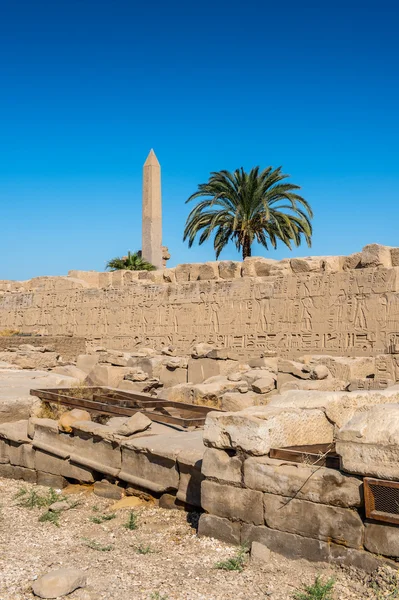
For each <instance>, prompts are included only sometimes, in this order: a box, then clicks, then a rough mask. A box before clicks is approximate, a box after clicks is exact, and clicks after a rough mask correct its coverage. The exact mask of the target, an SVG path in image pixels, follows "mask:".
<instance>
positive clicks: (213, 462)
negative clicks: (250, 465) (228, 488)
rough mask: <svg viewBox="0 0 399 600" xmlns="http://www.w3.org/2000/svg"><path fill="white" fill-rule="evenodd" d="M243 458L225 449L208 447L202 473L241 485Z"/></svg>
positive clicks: (218, 479)
mask: <svg viewBox="0 0 399 600" xmlns="http://www.w3.org/2000/svg"><path fill="white" fill-rule="evenodd" d="M241 470H242V459H241V458H240V457H239V456H235V455H232V456H230V454H229V453H228V452H226V451H225V450H217V449H216V448H206V450H205V452H204V458H203V460H202V474H203V475H204V476H205V477H208V478H211V479H216V480H217V481H222V482H229V483H237V484H239V485H241V478H242V475H241Z"/></svg>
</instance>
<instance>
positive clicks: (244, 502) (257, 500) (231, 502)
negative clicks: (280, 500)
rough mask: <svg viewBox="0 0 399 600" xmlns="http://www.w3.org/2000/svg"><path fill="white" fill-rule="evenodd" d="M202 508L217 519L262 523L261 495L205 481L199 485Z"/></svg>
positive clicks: (252, 491)
mask: <svg viewBox="0 0 399 600" xmlns="http://www.w3.org/2000/svg"><path fill="white" fill-rule="evenodd" d="M201 504H202V508H203V509H204V510H205V511H206V512H208V513H210V514H212V515H216V516H217V517H224V518H227V519H239V520H240V521H244V523H253V524H254V525H260V524H261V523H263V505H262V493H261V492H257V491H254V490H247V489H243V488H239V487H233V486H230V485H224V484H220V483H216V482H214V481H210V480H207V479H206V480H205V481H203V482H202V485H201Z"/></svg>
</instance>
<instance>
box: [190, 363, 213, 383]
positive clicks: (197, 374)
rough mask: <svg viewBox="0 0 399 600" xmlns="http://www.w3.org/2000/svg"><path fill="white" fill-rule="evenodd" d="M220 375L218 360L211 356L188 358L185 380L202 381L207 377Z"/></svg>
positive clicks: (191, 381)
mask: <svg viewBox="0 0 399 600" xmlns="http://www.w3.org/2000/svg"><path fill="white" fill-rule="evenodd" d="M215 375H220V362H219V361H218V360H212V359H211V358H190V359H189V361H188V373H187V381H189V382H190V383H203V382H204V381H205V380H206V379H209V377H213V376H215Z"/></svg>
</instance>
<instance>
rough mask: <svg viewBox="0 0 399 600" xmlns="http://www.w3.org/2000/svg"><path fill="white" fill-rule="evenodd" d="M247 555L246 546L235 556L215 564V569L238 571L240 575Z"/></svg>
mask: <svg viewBox="0 0 399 600" xmlns="http://www.w3.org/2000/svg"><path fill="white" fill-rule="evenodd" d="M247 553H248V548H247V547H246V546H241V547H240V548H239V550H238V552H237V554H236V556H233V557H232V558H228V559H227V560H222V561H220V562H218V563H216V565H215V569H222V570H223V571H238V572H239V573H241V572H242V571H243V570H244V567H245V563H246V562H247Z"/></svg>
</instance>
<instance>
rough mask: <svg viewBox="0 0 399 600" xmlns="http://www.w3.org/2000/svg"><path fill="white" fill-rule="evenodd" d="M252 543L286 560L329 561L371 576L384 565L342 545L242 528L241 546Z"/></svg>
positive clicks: (363, 553) (284, 533)
mask: <svg viewBox="0 0 399 600" xmlns="http://www.w3.org/2000/svg"><path fill="white" fill-rule="evenodd" d="M254 541H256V542H258V543H260V544H264V545H265V546H267V548H269V549H270V550H271V551H272V552H277V553H278V554H282V555H283V556H286V557H287V558H292V559H306V560H310V561H313V562H330V563H334V564H339V565H347V566H352V567H356V568H357V569H363V570H364V571H366V572H367V573H372V572H373V571H375V570H376V569H377V568H378V567H380V566H382V565H383V564H384V562H383V561H382V560H379V559H378V558H377V557H375V556H373V555H372V554H370V553H369V552H363V551H361V550H356V549H355V548H346V547H345V546H342V545H338V544H332V543H331V542H323V541H321V540H315V539H313V538H308V537H303V536H302V535H296V534H295V533H286V532H284V531H277V529H270V528H269V527H262V526H258V527H256V526H254V525H246V524H243V526H242V533H241V543H242V544H251V543H253V542H254Z"/></svg>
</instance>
